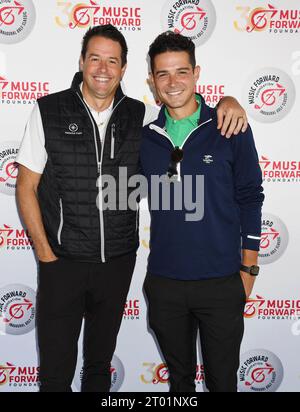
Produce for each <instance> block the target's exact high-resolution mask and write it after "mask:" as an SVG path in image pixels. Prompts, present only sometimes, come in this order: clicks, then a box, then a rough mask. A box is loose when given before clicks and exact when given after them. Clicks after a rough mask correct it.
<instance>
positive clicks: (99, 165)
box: [97, 162, 101, 175]
mask: <svg viewBox="0 0 300 412" xmlns="http://www.w3.org/2000/svg"><path fill="white" fill-rule="evenodd" d="M97 166H98V175H100V171H101V162H98V164H97Z"/></svg>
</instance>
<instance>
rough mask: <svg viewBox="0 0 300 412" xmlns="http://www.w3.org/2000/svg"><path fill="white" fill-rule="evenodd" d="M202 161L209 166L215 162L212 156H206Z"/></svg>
mask: <svg viewBox="0 0 300 412" xmlns="http://www.w3.org/2000/svg"><path fill="white" fill-rule="evenodd" d="M202 160H203V162H204V163H206V164H208V165H209V164H210V163H213V161H214V159H213V157H212V156H211V155H204V156H203V159H202Z"/></svg>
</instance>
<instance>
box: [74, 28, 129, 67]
mask: <svg viewBox="0 0 300 412" xmlns="http://www.w3.org/2000/svg"><path fill="white" fill-rule="evenodd" d="M95 36H99V37H105V38H106V39H110V40H113V41H116V42H118V43H119V45H120V46H121V63H122V67H123V66H124V65H125V64H126V63H127V53H128V47H127V43H126V40H125V37H124V36H123V34H122V33H121V32H120V31H119V30H118V29H117V28H116V27H114V26H113V25H112V24H104V25H103V26H95V27H91V28H89V29H88V31H87V32H86V33H85V35H84V36H83V39H82V47H81V56H82V58H83V60H84V59H85V55H86V51H87V47H88V43H89V41H90V39H91V38H92V37H95Z"/></svg>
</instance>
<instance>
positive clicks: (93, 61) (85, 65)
mask: <svg viewBox="0 0 300 412" xmlns="http://www.w3.org/2000/svg"><path fill="white" fill-rule="evenodd" d="M121 51H122V49H121V46H120V44H119V43H118V42H116V41H113V40H111V39H106V38H105V37H100V36H94V37H92V38H91V39H90V40H89V42H88V46H87V51H86V55H85V59H84V60H83V58H82V56H81V58H80V66H81V70H82V73H83V87H84V91H85V93H87V95H88V96H89V97H91V98H98V99H109V100H110V99H113V97H114V95H115V92H116V90H117V88H118V86H119V84H120V81H121V80H122V77H123V75H124V73H125V70H126V65H124V66H123V67H122V62H121Z"/></svg>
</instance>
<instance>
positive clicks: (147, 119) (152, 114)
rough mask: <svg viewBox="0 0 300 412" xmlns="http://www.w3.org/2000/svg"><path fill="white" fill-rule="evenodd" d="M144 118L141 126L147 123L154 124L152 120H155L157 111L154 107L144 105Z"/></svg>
mask: <svg viewBox="0 0 300 412" xmlns="http://www.w3.org/2000/svg"><path fill="white" fill-rule="evenodd" d="M145 108H146V110H145V116H144V122H143V126H146V125H147V124H149V123H152V122H154V120H156V119H157V117H158V113H159V109H158V107H156V106H152V105H151V104H148V103H147V104H145Z"/></svg>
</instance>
